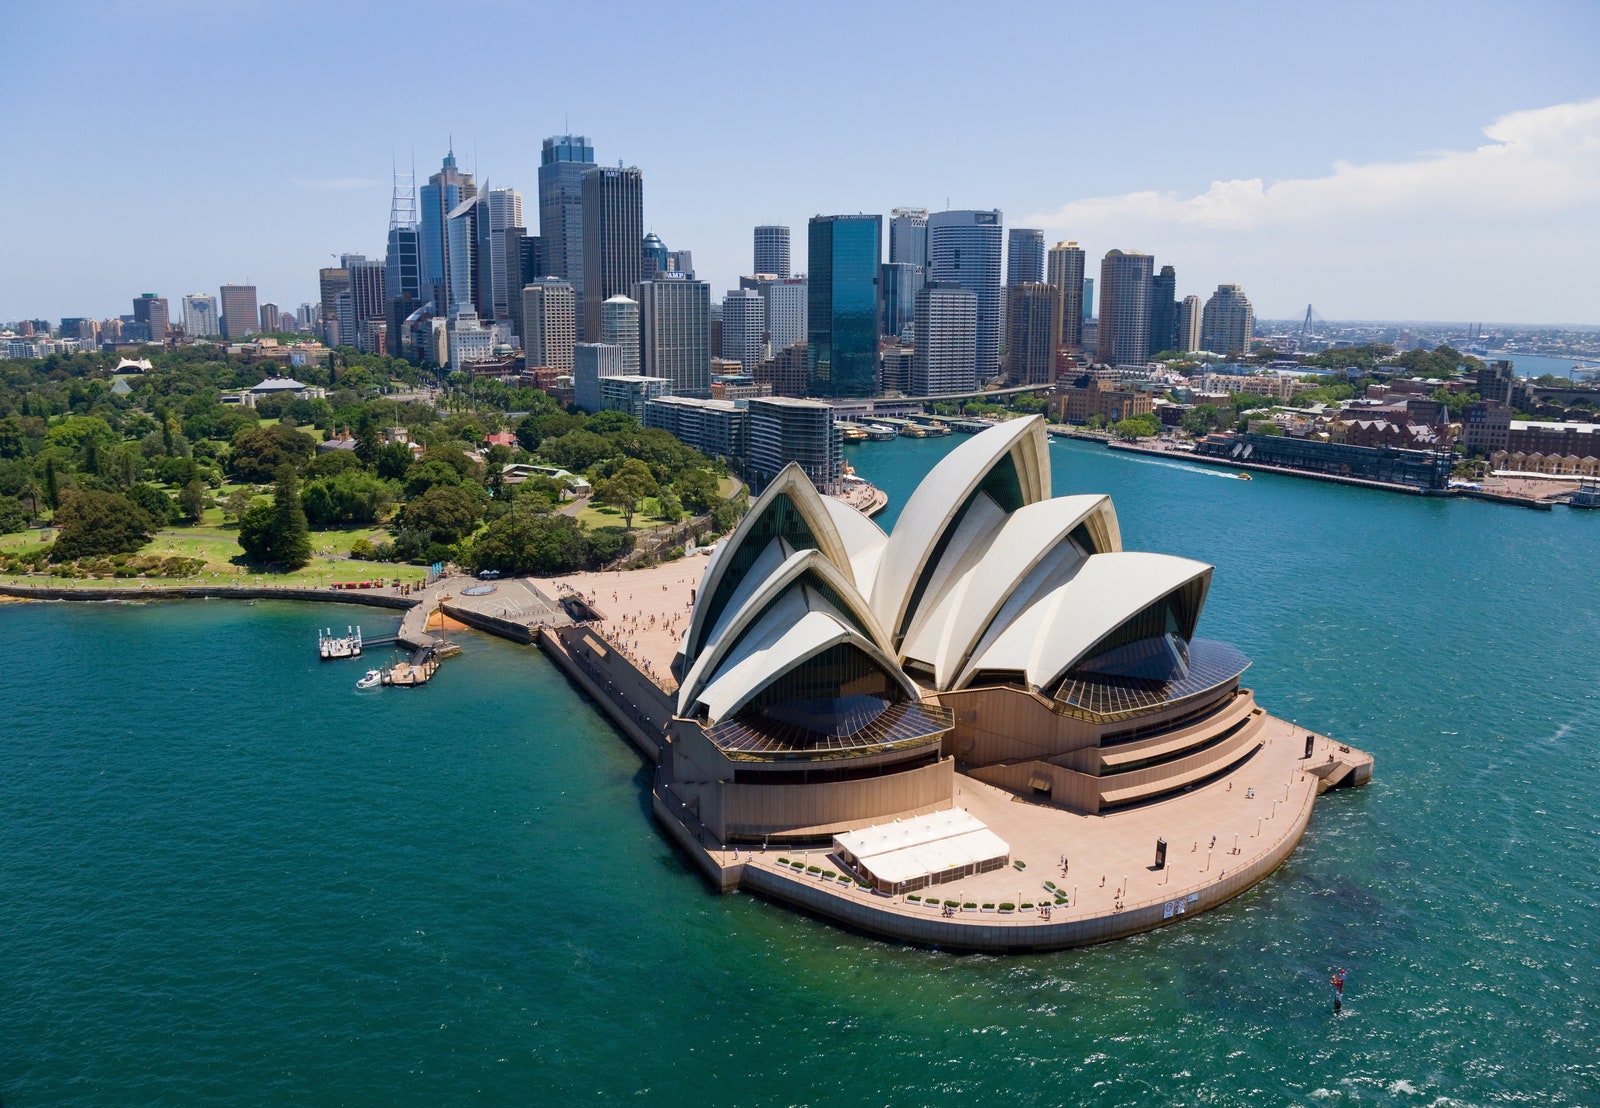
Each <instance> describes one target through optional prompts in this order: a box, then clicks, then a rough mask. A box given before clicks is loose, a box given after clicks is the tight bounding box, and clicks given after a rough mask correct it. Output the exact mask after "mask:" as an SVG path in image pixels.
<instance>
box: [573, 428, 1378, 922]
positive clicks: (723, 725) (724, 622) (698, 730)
mask: <svg viewBox="0 0 1600 1108" xmlns="http://www.w3.org/2000/svg"><path fill="white" fill-rule="evenodd" d="M1211 574H1212V567H1211V566H1209V565H1206V564H1203V563H1201V562H1197V561H1192V560H1189V559H1186V558H1181V557H1174V556H1170V555H1165V554H1150V553H1139V552H1134V551H1128V550H1124V549H1123V547H1122V540H1121V534H1120V530H1119V527H1118V522H1117V515H1116V511H1115V509H1114V507H1113V506H1112V503H1111V501H1110V499H1109V498H1108V497H1105V496H1093V495H1091V496H1061V497H1053V496H1052V495H1051V489H1050V468H1049V459H1048V455H1047V446H1046V439H1045V434H1044V426H1043V422H1042V420H1040V419H1039V418H1038V417H1031V418H1026V419H1018V420H1014V421H1011V422H1009V423H1004V424H1000V425H997V426H995V427H994V428H992V429H990V430H987V431H984V432H982V433H980V434H977V435H975V436H974V437H972V438H971V439H970V440H969V441H967V442H965V443H963V444H962V445H961V446H959V447H957V448H956V449H955V450H953V451H951V452H950V453H949V454H947V455H946V456H945V457H944V458H943V459H942V460H940V461H939V462H938V463H937V464H936V465H935V466H934V467H933V469H932V470H931V472H929V473H928V475H927V476H926V478H925V479H924V480H923V481H922V482H921V484H920V485H919V486H918V487H917V489H916V491H915V492H914V493H913V494H912V496H911V497H910V499H909V501H908V502H907V503H906V505H905V507H904V510H903V512H902V513H901V515H900V518H899V522H898V523H897V525H896V526H895V527H894V528H893V530H892V531H891V532H889V533H887V534H885V533H884V532H883V530H881V529H880V528H879V527H878V526H877V525H876V524H875V523H874V522H873V521H872V520H871V519H869V518H868V517H867V516H866V515H863V514H862V513H861V512H859V511H858V510H856V509H855V508H853V507H851V506H849V505H847V504H845V503H843V502H842V501H840V500H838V499H834V498H831V497H824V496H822V495H820V494H819V493H818V492H817V490H816V489H815V488H814V487H813V485H812V484H811V482H810V481H809V480H808V479H807V478H806V477H805V475H804V474H803V473H802V472H801V470H800V468H799V467H798V466H796V465H790V466H789V467H787V468H786V469H784V470H783V471H782V472H781V473H780V474H779V475H778V476H777V477H776V479H774V480H773V481H772V482H771V483H770V484H769V485H768V487H767V488H766V489H765V490H764V491H763V492H762V493H761V495H760V496H759V497H758V498H757V499H756V500H755V501H754V502H753V504H752V505H751V509H750V511H749V513H748V514H747V516H746V517H745V518H744V520H743V522H742V523H741V524H740V525H739V527H738V528H737V529H736V530H735V531H734V532H733V533H732V534H731V535H730V536H729V537H728V538H727V539H726V540H724V541H723V542H722V543H721V544H719V546H718V547H717V549H716V551H715V552H714V554H713V556H712V557H711V559H710V561H709V564H708V565H707V567H706V569H705V572H704V575H703V577H701V578H700V579H699V580H698V582H697V583H689V581H688V579H685V578H682V577H681V576H679V577H676V578H674V580H673V581H672V582H666V581H665V580H664V581H663V584H662V585H661V588H662V590H663V592H665V593H669V594H671V593H674V592H675V591H680V590H681V589H682V588H683V586H685V585H686V584H687V586H688V591H689V595H688V596H687V597H685V598H684V603H686V604H689V605H691V608H690V611H689V615H688V619H687V625H686V627H683V628H682V629H681V634H675V635H673V636H671V637H665V636H655V637H654V641H655V643H656V644H657V647H656V649H657V650H659V649H660V645H661V644H663V643H670V642H674V641H675V643H676V653H675V655H674V656H673V657H672V658H671V661H670V667H671V673H672V678H671V679H667V678H666V677H665V675H664V674H663V675H660V676H659V677H658V678H657V680H655V681H653V682H651V690H650V691H651V692H654V691H656V690H658V689H660V688H661V686H663V685H665V686H668V691H667V692H666V693H665V695H666V697H667V698H668V700H669V701H670V722H668V723H666V725H665V727H664V732H665V733H664V735H663V734H659V733H657V734H651V733H650V731H651V729H652V724H653V722H654V721H653V718H652V717H653V716H654V713H651V712H648V711H645V710H642V708H641V707H640V706H639V704H638V703H637V702H636V701H635V700H634V699H633V697H635V696H637V697H638V698H639V700H641V701H642V700H645V699H647V694H646V693H645V692H643V691H642V689H643V685H642V684H641V683H640V682H638V681H635V682H633V683H632V685H631V686H630V685H629V682H628V681H627V680H625V671H626V670H627V669H635V671H636V674H637V672H638V670H637V669H636V667H638V666H642V665H643V663H644V660H643V659H629V660H625V659H622V658H620V657H617V656H616V653H617V652H616V651H615V650H608V649H607V648H606V647H605V646H604V645H602V644H601V642H600V641H598V640H596V639H595V638H594V636H593V635H590V634H588V632H587V629H586V628H585V627H584V626H583V625H581V624H580V625H579V626H575V627H570V628H565V629H563V630H562V631H561V633H560V640H561V641H560V645H561V646H562V647H563V648H564V649H562V650H560V651H557V652H556V653H557V657H558V660H561V659H563V657H564V660H565V661H566V662H567V665H568V668H569V671H571V672H573V673H574V675H575V676H578V677H580V678H581V679H583V683H585V684H586V685H588V686H589V687H590V688H591V690H592V691H595V692H596V693H598V694H599V695H600V699H601V701H602V703H607V704H609V705H610V708H609V710H610V711H611V712H612V714H613V716H614V717H615V718H617V719H618V722H619V723H620V724H622V725H623V727H624V730H625V731H628V732H630V733H631V735H632V737H633V738H634V739H635V741H636V742H639V743H640V744H641V745H642V746H644V747H645V749H647V750H651V749H653V750H654V751H655V753H656V755H657V759H658V764H657V768H656V771H655V779H654V783H653V804H654V810H655V813H656V816H657V817H658V819H659V820H660V822H661V823H662V824H663V825H664V827H665V828H666V830H667V832H668V833H669V834H670V836H671V837H672V838H673V839H674V840H675V841H676V842H677V843H678V844H680V845H681V846H682V847H683V849H684V850H685V851H686V852H687V853H688V854H689V855H690V856H691V857H692V858H693V859H694V860H695V861H696V863H697V864H698V865H699V866H700V867H701V868H702V869H703V871H704V872H705V874H706V875H707V876H708V877H709V879H710V880H711V882H712V883H713V884H714V885H715V886H716V887H717V888H719V889H722V890H725V891H727V890H733V889H745V890H749V891H751V892H755V893H758V894H760V895H762V896H765V897H768V898H770V899H772V900H775V901H780V902H783V903H785V904H789V905H792V906H794V907H796V908H799V909H801V910H803V911H805V912H807V913H810V914H813V915H815V916H819V917H823V918H825V919H828V920H831V921H835V922H837V923H839V924H842V925H844V926H847V927H850V928H853V929H856V930H859V931H862V932H866V933H870V934H873V935H878V936H884V937H887V938H892V939H897V940H902V941H905V942H910V943H916V944H923V945H929V946H937V947H941V948H945V949H952V950H966V951H995V952H1000V951H1030V950H1034V951H1036V950H1051V949H1060V948H1066V947H1074V946H1081V945H1086V944H1090V943H1098V942H1104V941H1107V940H1111V939H1115V938H1119V937H1122V936H1126V935H1131V934H1135V933H1137V932H1141V931H1147V930H1150V929H1152V928H1155V927H1161V926H1164V925H1166V924H1170V923H1173V922H1175V921H1177V920H1180V919H1183V918H1185V917H1188V916H1191V915H1193V914H1195V913H1196V912H1201V911H1204V910H1206V909H1208V908H1212V907H1215V906H1216V905H1218V904H1221V903H1223V902H1224V901H1226V900H1228V899H1229V898H1231V897H1233V896H1236V895H1238V894H1239V893H1241V892H1243V891H1244V890H1246V889H1248V888H1250V887H1251V886H1252V885H1254V884H1255V883H1256V882H1258V881H1260V880H1262V879H1263V878H1265V877H1267V875H1269V874H1270V873H1271V872H1272V871H1273V870H1274V869H1275V868H1277V867H1278V866H1279V865H1280V864H1281V863H1282V862H1283V860H1284V859H1285V858H1286V857H1287V856H1288V855H1289V853H1290V852H1291V851H1293V850H1294V848H1295V846H1296V844H1297V843H1298V842H1299V841H1300V838H1301V836H1302V834H1303V833H1304V831H1305V829H1306V825H1307V822H1308V821H1309V820H1310V818H1311V813H1312V808H1313V805H1314V803H1315V801H1316V798H1317V797H1318V796H1319V795H1320V794H1321V793H1323V792H1326V791H1328V790H1330V789H1335V788H1339V787H1341V786H1352V785H1360V784H1364V783H1365V782H1366V781H1368V780H1369V779H1370V778H1371V775H1372V758H1371V757H1370V756H1369V755H1367V754H1365V753H1363V752H1362V751H1360V750H1355V749H1352V748H1351V747H1349V746H1348V745H1345V744H1340V743H1336V742H1334V741H1332V740H1330V739H1329V738H1327V737H1325V736H1322V735H1318V734H1313V733H1311V732H1309V731H1306V730H1305V729H1303V728H1299V727H1296V726H1294V725H1293V724H1291V723H1289V722H1286V721H1284V720H1282V719H1279V718H1276V717H1274V716H1272V715H1271V714H1269V713H1268V711H1267V710H1266V709H1265V708H1263V707H1262V706H1260V705H1258V704H1257V703H1256V701H1255V698H1254V696H1253V695H1252V693H1251V690H1250V689H1249V687H1248V686H1247V685H1246V684H1245V683H1244V679H1245V675H1246V672H1247V671H1248V669H1249V666H1250V660H1249V659H1248V658H1247V657H1245V656H1244V655H1243V654H1242V653H1241V652H1240V651H1239V650H1238V649H1236V648H1235V647H1233V646H1232V645H1230V644H1228V643H1225V642H1218V641H1215V640H1211V639H1207V638H1203V637H1200V636H1199V635H1198V634H1197V631H1198V629H1199V625H1200V619H1201V614H1202V611H1203V608H1204V605H1205V600H1206V593H1207V590H1208V587H1209V585H1210V583H1211ZM628 576H635V575H628ZM615 580H616V578H615V575H609V576H607V577H603V578H597V579H596V580H595V581H593V582H579V587H580V588H584V589H587V588H590V587H593V588H596V589H598V590H599V592H600V594H603V593H605V592H606V591H607V590H608V585H607V582H608V581H615ZM568 584H569V587H570V583H568ZM674 586H676V587H677V588H676V589H675V588H674ZM644 587H645V589H646V590H648V589H650V588H653V587H654V582H653V581H652V582H649V583H644ZM597 599H598V600H599V601H600V603H601V605H602V606H603V605H604V602H605V601H606V600H609V599H612V598H611V597H607V596H604V595H597ZM617 599H618V601H619V602H621V603H626V602H628V601H629V599H630V598H624V597H618V598H617ZM602 618H603V617H602ZM662 622H663V624H664V625H666V626H673V625H672V624H671V623H670V622H669V621H668V619H667V618H666V617H665V616H664V617H663V621H662ZM637 641H638V640H636V642H637ZM638 649H639V650H640V651H641V652H648V651H649V647H648V646H646V645H645V644H644V643H643V642H638ZM625 661H626V664H624V663H625ZM655 668H656V667H655V666H654V665H653V664H652V665H651V666H650V667H648V669H652V670H653V669H655ZM658 672H659V671H658ZM674 682H675V683H676V687H675V689H673V688H671V686H672V685H673V684H674ZM652 699H653V698H652ZM619 705H621V706H622V710H620V711H619V710H618V706H619Z"/></svg>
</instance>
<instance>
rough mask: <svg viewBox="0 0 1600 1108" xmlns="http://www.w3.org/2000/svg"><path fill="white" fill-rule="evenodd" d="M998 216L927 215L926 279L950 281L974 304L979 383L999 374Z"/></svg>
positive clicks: (993, 213)
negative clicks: (976, 319) (974, 302)
mask: <svg viewBox="0 0 1600 1108" xmlns="http://www.w3.org/2000/svg"><path fill="white" fill-rule="evenodd" d="M1001 222H1002V220H1001V216H1000V212H999V211H998V210H996V211H967V210H963V211H950V212H934V213H933V214H932V215H930V216H928V280H929V281H954V282H955V283H956V284H958V285H960V286H961V287H962V288H964V289H966V290H967V291H968V292H970V293H972V295H973V296H974V297H976V298H977V301H978V324H977V338H978V380H979V381H988V380H989V379H990V378H992V377H994V376H996V375H997V374H998V373H999V372H1000V314H1001V312H1002V310H1003V305H1002V301H1001V294H1000V287H1001V286H1000V254H1001V248H1002V245H1003V244H1002V242H1001V235H1000V232H1001Z"/></svg>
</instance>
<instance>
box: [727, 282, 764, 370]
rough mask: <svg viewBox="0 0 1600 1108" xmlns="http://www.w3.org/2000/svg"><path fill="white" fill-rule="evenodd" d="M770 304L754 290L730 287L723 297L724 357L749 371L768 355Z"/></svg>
mask: <svg viewBox="0 0 1600 1108" xmlns="http://www.w3.org/2000/svg"><path fill="white" fill-rule="evenodd" d="M766 309H767V305H766V301H765V300H764V299H763V298H762V296H761V293H759V292H757V291H756V290H754V289H746V288H738V289H729V290H728V294H727V295H726V296H724V297H723V298H722V351H721V353H722V356H723V357H724V358H727V359H730V360H732V361H736V362H738V363H739V367H740V368H741V369H742V370H744V371H745V372H746V373H748V372H750V371H751V370H754V369H755V367H756V366H758V365H760V364H761V362H762V361H763V360H764V359H765V356H766V333H767V310H766Z"/></svg>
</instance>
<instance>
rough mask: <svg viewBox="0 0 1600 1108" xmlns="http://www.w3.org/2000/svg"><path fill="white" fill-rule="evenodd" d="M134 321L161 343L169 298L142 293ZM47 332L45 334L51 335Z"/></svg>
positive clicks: (135, 306) (135, 303)
mask: <svg viewBox="0 0 1600 1108" xmlns="http://www.w3.org/2000/svg"><path fill="white" fill-rule="evenodd" d="M254 295H255V293H254V290H251V304H250V316H251V322H252V323H254V321H255V314H256V309H255V302H254ZM133 321H134V322H135V323H142V324H144V325H145V327H146V328H147V329H148V332H149V338H150V341H151V342H161V341H163V340H165V339H166V337H167V325H168V324H169V323H171V322H172V319H171V316H170V315H169V313H168V311H167V298H166V297H165V296H157V295H156V294H155V293H153V292H141V293H140V294H139V295H138V296H136V297H134V298H133ZM49 333H50V332H49V331H46V332H45V334H47V335H48V334H49Z"/></svg>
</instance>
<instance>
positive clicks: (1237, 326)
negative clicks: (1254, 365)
mask: <svg viewBox="0 0 1600 1108" xmlns="http://www.w3.org/2000/svg"><path fill="white" fill-rule="evenodd" d="M1255 322H1256V315H1255V310H1254V309H1252V308H1251V307H1250V301H1249V300H1248V299H1247V298H1246V297H1245V294H1244V292H1243V291H1242V290H1241V289H1240V288H1239V286H1238V285H1218V286H1217V291H1216V292H1214V293H1212V294H1211V297H1210V299H1208V300H1207V301H1206V306H1205V310H1204V311H1203V312H1202V313H1201V315H1200V345H1201V347H1202V348H1203V349H1206V350H1209V351H1211V352H1212V353H1213V354H1224V355H1234V354H1249V353H1250V345H1251V342H1252V341H1253V340H1254V338H1255Z"/></svg>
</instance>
